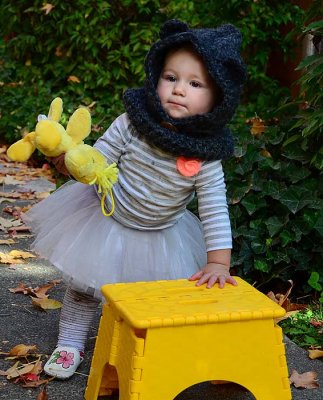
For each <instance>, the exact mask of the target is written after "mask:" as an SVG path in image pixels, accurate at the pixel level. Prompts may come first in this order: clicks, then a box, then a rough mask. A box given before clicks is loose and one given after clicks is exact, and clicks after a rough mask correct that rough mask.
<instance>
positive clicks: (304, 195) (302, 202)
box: [278, 186, 313, 214]
mask: <svg viewBox="0 0 323 400" xmlns="http://www.w3.org/2000/svg"><path fill="white" fill-rule="evenodd" d="M278 200H279V201H280V202H281V203H282V204H284V205H285V206H286V207H288V209H289V210H290V211H291V212H292V213H293V214H296V213H297V212H298V211H299V210H301V209H302V208H303V207H305V206H307V205H308V204H310V203H311V202H312V201H313V193H312V192H311V191H309V190H306V189H303V188H302V187H296V186H292V187H290V188H288V189H286V190H283V191H282V192H281V194H280V197H279V199H278Z"/></svg>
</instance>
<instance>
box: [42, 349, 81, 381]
mask: <svg viewBox="0 0 323 400" xmlns="http://www.w3.org/2000/svg"><path fill="white" fill-rule="evenodd" d="M82 361H83V355H82V353H81V352H80V351H79V350H78V349H76V348H75V347H68V346H58V347H56V349H55V350H54V351H53V354H52V355H51V356H50V357H49V359H48V361H47V362H46V364H45V365H44V371H45V372H46V374H47V375H50V376H54V377H55V378H59V379H68V378H70V377H71V376H73V375H74V373H75V371H76V370H77V368H78V366H79V365H80V364H81V362H82Z"/></svg>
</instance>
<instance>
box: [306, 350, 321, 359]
mask: <svg viewBox="0 0 323 400" xmlns="http://www.w3.org/2000/svg"><path fill="white" fill-rule="evenodd" d="M308 356H309V358H310V359H311V360H315V359H316V358H321V357H323V350H318V349H314V350H309V351H308Z"/></svg>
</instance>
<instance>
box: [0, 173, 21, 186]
mask: <svg viewBox="0 0 323 400" xmlns="http://www.w3.org/2000/svg"><path fill="white" fill-rule="evenodd" d="M2 183H4V184H5V185H20V184H21V183H25V182H24V181H22V180H21V179H19V178H18V177H13V176H10V175H7V176H5V177H4V179H3V182H2Z"/></svg>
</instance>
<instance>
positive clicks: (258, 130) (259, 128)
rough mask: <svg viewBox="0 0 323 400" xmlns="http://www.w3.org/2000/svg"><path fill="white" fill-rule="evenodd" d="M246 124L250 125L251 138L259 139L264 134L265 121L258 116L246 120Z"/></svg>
mask: <svg viewBox="0 0 323 400" xmlns="http://www.w3.org/2000/svg"><path fill="white" fill-rule="evenodd" d="M246 123H247V124H251V128H250V132H251V134H252V135H253V136H256V137H259V136H261V134H262V133H264V132H265V129H266V126H265V121H264V120H263V119H261V118H259V117H258V116H256V117H253V118H250V119H247V121H246Z"/></svg>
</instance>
